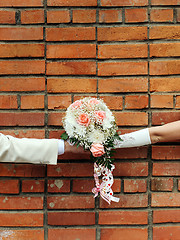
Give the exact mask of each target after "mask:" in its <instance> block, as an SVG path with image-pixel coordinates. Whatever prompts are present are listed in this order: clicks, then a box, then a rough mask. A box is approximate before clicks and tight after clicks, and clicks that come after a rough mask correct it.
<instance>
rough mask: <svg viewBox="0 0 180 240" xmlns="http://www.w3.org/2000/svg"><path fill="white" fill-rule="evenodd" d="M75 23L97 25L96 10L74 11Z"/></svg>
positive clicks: (73, 20) (73, 18) (73, 19)
mask: <svg viewBox="0 0 180 240" xmlns="http://www.w3.org/2000/svg"><path fill="white" fill-rule="evenodd" d="M72 14H73V15H72V22H73V23H95V22H96V10H94V9H90V10H87V9H85V10H84V9H81V10H73V11H72Z"/></svg>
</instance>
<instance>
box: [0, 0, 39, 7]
mask: <svg viewBox="0 0 180 240" xmlns="http://www.w3.org/2000/svg"><path fill="white" fill-rule="evenodd" d="M42 6H43V1H42V0H28V1H27V0H6V1H4V0H0V7H42Z"/></svg>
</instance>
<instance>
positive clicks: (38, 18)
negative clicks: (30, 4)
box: [21, 9, 45, 24]
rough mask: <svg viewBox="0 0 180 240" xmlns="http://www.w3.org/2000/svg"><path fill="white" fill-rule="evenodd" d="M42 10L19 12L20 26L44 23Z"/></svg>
mask: <svg viewBox="0 0 180 240" xmlns="http://www.w3.org/2000/svg"><path fill="white" fill-rule="evenodd" d="M44 20H45V19H44V10H41V9H38V10H24V11H21V24H38V23H44Z"/></svg>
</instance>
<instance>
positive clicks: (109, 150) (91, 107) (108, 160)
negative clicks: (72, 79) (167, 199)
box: [61, 97, 120, 203]
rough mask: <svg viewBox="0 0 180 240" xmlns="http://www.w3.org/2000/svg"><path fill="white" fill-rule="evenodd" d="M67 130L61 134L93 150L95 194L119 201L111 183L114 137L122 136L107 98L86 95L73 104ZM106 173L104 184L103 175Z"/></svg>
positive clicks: (69, 112)
mask: <svg viewBox="0 0 180 240" xmlns="http://www.w3.org/2000/svg"><path fill="white" fill-rule="evenodd" d="M63 126H64V129H65V133H63V134H62V135H61V138H62V139H64V140H69V142H70V143H71V144H73V145H75V144H77V147H78V146H82V147H83V148H84V149H85V150H90V152H91V159H92V160H93V161H94V178H95V182H96V188H94V189H93V190H92V191H93V193H94V194H95V197H96V196H97V195H98V192H100V195H101V197H102V198H103V199H105V200H106V201H107V202H109V203H110V202H111V201H118V199H117V198H115V197H113V196H112V195H113V192H112V190H111V186H112V184H113V176H112V170H113V169H114V165H113V164H112V163H113V160H114V159H112V154H113V149H114V140H115V139H120V137H119V135H118V134H117V125H116V123H115V118H114V116H113V115H112V112H111V111H110V110H109V109H108V107H107V106H106V104H105V103H104V102H103V100H100V99H96V98H88V97H87V98H83V99H81V100H77V101H75V102H74V103H72V104H71V105H70V106H69V107H68V108H67V111H66V115H65V118H64V119H63ZM101 175H102V183H101V184H100V183H99V178H98V177H99V176H101Z"/></svg>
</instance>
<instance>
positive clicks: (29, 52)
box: [0, 43, 44, 58]
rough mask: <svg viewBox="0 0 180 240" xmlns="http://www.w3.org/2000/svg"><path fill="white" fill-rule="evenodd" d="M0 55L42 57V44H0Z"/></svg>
mask: <svg viewBox="0 0 180 240" xmlns="http://www.w3.org/2000/svg"><path fill="white" fill-rule="evenodd" d="M0 57H1V58H15V57H44V44H22V43H21V44H0Z"/></svg>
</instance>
